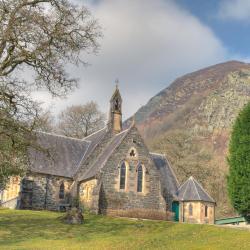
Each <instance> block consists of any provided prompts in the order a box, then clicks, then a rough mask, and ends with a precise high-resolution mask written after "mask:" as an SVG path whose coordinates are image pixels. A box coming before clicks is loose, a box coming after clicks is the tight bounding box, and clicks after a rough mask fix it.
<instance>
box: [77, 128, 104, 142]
mask: <svg viewBox="0 0 250 250" xmlns="http://www.w3.org/2000/svg"><path fill="white" fill-rule="evenodd" d="M106 128H107V126H105V127H103V128H101V129H99V130H97V131H95V132H94V133H92V134H90V135H87V136H85V137H83V138H82V139H81V140H85V139H86V138H88V137H90V136H92V135H95V134H97V133H98V132H100V131H102V130H104V129H106Z"/></svg>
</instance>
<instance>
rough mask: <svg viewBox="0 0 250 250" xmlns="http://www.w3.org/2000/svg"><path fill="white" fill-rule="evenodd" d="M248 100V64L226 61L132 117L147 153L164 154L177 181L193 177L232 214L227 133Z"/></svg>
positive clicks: (179, 83)
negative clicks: (227, 175)
mask: <svg viewBox="0 0 250 250" xmlns="http://www.w3.org/2000/svg"><path fill="white" fill-rule="evenodd" d="M248 100H250V64H245V63H242V62H237V61H229V62H226V63H222V64H217V65H214V66H211V67H208V68H205V69H202V70H199V71H196V72H193V73H190V74H187V75H185V76H183V77H180V78H178V79H176V80H175V81H174V82H173V83H172V84H171V85H170V86H169V87H167V88H166V89H164V90H162V91H161V92H160V93H159V94H157V95H156V96H154V97H153V98H152V99H151V100H150V101H149V102H148V103H147V104H146V105H145V106H143V107H142V108H140V109H139V110H138V111H137V112H136V114H135V120H136V124H137V126H138V128H139V130H140V132H141V134H142V135H143V137H144V138H145V140H146V142H147V144H148V145H149V147H150V149H151V150H153V151H156V152H159V153H165V154H166V155H167V156H168V158H169V160H170V162H171V163H172V165H173V167H174V168H175V171H176V173H177V176H178V178H179V180H180V181H181V182H182V181H183V180H185V179H186V178H187V177H188V176H190V175H193V176H195V177H196V178H197V179H198V180H199V181H200V182H201V183H203V185H204V186H205V187H206V188H207V189H208V191H209V192H210V193H211V195H212V196H213V197H214V198H215V199H216V201H217V205H218V207H217V216H218V217H223V216H228V215H231V214H233V211H232V209H231V207H230V205H229V201H228V199H227V193H226V174H227V171H228V166H227V163H226V154H227V148H228V142H229V136H230V130H231V127H232V124H233V121H234V119H235V117H236V116H237V114H238V112H239V110H240V109H241V108H242V107H243V106H244V104H245V103H246V102H248Z"/></svg>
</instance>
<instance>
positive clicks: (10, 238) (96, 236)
mask: <svg viewBox="0 0 250 250" xmlns="http://www.w3.org/2000/svg"><path fill="white" fill-rule="evenodd" d="M60 216H62V214H60V213H55V212H47V211H20V210H19V211H18V210H7V209H6V210H3V209H0V249H1V250H4V249H23V250H28V249H43V250H46V249H51V250H57V249H60V250H63V249H72V250H74V249H101V250H104V249H109V250H110V249H143V250H144V249H185V250H189V249H191V250H194V249H227V250H229V249H250V231H247V230H236V229H230V228H222V227H218V226H209V225H191V224H180V223H171V222H165V221H141V220H129V219H118V218H109V217H105V216H94V215H85V223H84V224H83V225H66V224H64V223H62V222H61V220H60V219H59V218H60Z"/></svg>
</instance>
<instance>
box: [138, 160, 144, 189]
mask: <svg viewBox="0 0 250 250" xmlns="http://www.w3.org/2000/svg"><path fill="white" fill-rule="evenodd" d="M142 183H143V168H142V165H141V164H140V165H139V166H138V168H137V192H142Z"/></svg>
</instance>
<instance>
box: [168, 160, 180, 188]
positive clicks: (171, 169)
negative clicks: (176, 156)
mask: <svg viewBox="0 0 250 250" xmlns="http://www.w3.org/2000/svg"><path fill="white" fill-rule="evenodd" d="M164 157H165V159H166V161H167V163H168V166H169V168H170V171H171V172H172V174H173V176H174V178H175V180H176V182H177V184H178V186H179V185H180V183H179V181H178V179H177V176H176V174H175V172H174V170H173V168H172V166H171V164H170V162H169V161H168V158H167V157H166V155H164Z"/></svg>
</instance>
